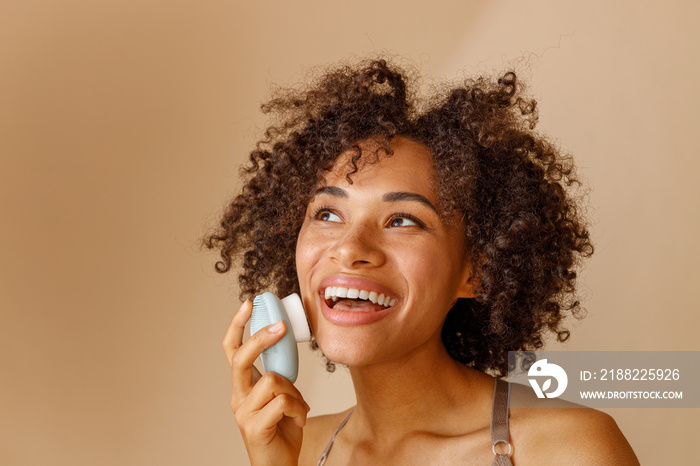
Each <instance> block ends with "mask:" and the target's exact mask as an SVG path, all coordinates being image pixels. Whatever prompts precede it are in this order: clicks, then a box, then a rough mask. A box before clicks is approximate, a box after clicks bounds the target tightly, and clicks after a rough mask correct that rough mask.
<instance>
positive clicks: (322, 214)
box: [314, 208, 341, 222]
mask: <svg viewBox="0 0 700 466" xmlns="http://www.w3.org/2000/svg"><path fill="white" fill-rule="evenodd" d="M314 218H315V219H316V220H320V221H322V222H340V221H341V220H340V217H339V216H338V215H337V214H334V213H333V212H332V211H330V210H328V209H325V208H322V209H319V210H317V211H316V213H315V214H314Z"/></svg>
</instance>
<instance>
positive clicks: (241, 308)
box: [238, 301, 248, 311]
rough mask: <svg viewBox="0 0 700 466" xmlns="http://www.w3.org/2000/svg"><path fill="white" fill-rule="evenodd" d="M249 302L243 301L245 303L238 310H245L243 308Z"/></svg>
mask: <svg viewBox="0 0 700 466" xmlns="http://www.w3.org/2000/svg"><path fill="white" fill-rule="evenodd" d="M247 302H248V301H243V303H242V304H241V307H239V308H238V310H239V311H241V310H243V308H244V307H245V303H247Z"/></svg>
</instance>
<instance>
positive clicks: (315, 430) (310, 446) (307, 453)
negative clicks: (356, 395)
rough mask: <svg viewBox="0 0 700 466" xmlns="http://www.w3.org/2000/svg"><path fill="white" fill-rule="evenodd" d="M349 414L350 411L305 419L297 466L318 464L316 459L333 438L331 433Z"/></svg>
mask: <svg viewBox="0 0 700 466" xmlns="http://www.w3.org/2000/svg"><path fill="white" fill-rule="evenodd" d="M349 413H350V409H348V410H346V411H343V412H340V413H335V414H327V415H324V416H316V417H312V418H309V419H307V421H306V426H304V437H303V441H302V444H301V453H300V455H299V465H315V464H316V463H317V462H318V458H319V457H320V456H321V453H323V450H324V449H325V448H326V445H327V444H328V442H329V441H330V439H331V437H332V436H333V432H335V430H336V429H337V428H338V426H339V425H340V423H341V422H343V419H345V418H346V417H347V415H348V414H349Z"/></svg>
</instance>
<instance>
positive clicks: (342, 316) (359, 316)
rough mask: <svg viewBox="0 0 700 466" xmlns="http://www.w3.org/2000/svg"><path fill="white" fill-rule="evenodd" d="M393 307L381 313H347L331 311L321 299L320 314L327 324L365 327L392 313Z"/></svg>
mask: <svg viewBox="0 0 700 466" xmlns="http://www.w3.org/2000/svg"><path fill="white" fill-rule="evenodd" d="M393 310H394V308H393V307H388V308H386V309H384V310H381V311H372V312H362V311H358V312H348V311H339V310H336V309H332V308H330V307H328V305H326V300H325V299H323V297H321V312H323V316H324V317H325V318H326V320H328V321H329V322H331V323H333V324H335V325H345V326H350V325H367V324H371V323H374V322H377V321H379V320H381V319H383V318H384V317H386V316H388V315H389V314H391V313H392V312H393Z"/></svg>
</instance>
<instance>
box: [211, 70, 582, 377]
mask: <svg viewBox="0 0 700 466" xmlns="http://www.w3.org/2000/svg"><path fill="white" fill-rule="evenodd" d="M407 76H408V74H407V73H406V72H405V71H403V70H402V69H401V68H399V67H397V66H393V65H389V64H387V62H386V61H385V60H383V59H379V60H371V61H363V62H361V63H359V64H357V65H354V66H353V65H345V66H341V67H338V68H335V69H331V70H330V71H327V72H326V73H325V74H324V75H323V76H321V78H320V79H318V80H317V81H316V82H314V83H312V84H311V85H309V86H308V87H306V88H303V89H297V90H293V89H287V90H279V91H277V94H276V95H275V96H273V98H272V100H271V101H269V102H268V103H266V104H264V105H263V106H262V110H263V112H265V113H270V114H272V115H274V116H276V119H274V123H273V124H272V125H271V126H270V127H269V128H268V129H267V130H266V131H265V134H264V137H263V138H262V140H260V141H259V142H258V143H257V145H256V148H255V150H254V151H252V152H251V154H250V161H249V163H248V164H247V165H246V166H245V167H243V168H242V169H241V175H242V176H243V177H244V179H245V185H244V186H243V188H242V192H241V193H240V194H238V195H237V196H236V197H235V198H234V199H233V201H232V202H231V203H230V204H229V205H228V207H227V209H226V211H225V213H224V215H223V218H222V219H221V222H220V225H219V226H218V228H217V229H216V230H215V231H213V232H212V233H211V234H210V235H209V236H207V237H206V238H205V240H204V243H205V246H206V247H208V248H210V249H214V248H215V249H219V250H220V253H221V260H220V261H218V262H217V263H216V266H215V267H216V270H217V271H218V272H221V273H223V272H227V271H228V270H230V269H231V267H232V266H233V265H234V263H240V265H241V267H242V270H241V272H240V274H239V277H238V280H239V284H240V290H241V298H244V297H250V296H252V295H255V294H258V293H260V292H262V291H263V290H265V289H269V288H271V287H274V289H275V290H276V292H277V293H278V294H282V295H286V294H289V293H292V292H298V291H299V284H298V280H297V275H296V265H295V246H296V240H297V235H298V233H299V230H300V228H301V225H302V222H303V219H304V213H305V211H306V207H307V205H308V203H309V202H310V201H311V199H312V198H313V195H314V192H315V190H316V188H317V186H318V184H319V182H321V180H322V179H323V177H324V175H325V174H326V173H328V171H329V170H331V168H332V167H333V165H334V162H335V160H336V159H337V157H338V156H339V155H340V154H341V153H343V152H346V151H352V153H353V156H352V164H351V167H352V169H351V170H350V172H349V173H347V176H346V178H347V179H348V182H350V183H352V175H353V174H354V173H355V172H357V170H358V165H357V162H358V161H359V160H360V158H362V157H367V151H365V152H364V153H363V150H362V149H361V143H362V142H363V141H366V140H368V139H372V140H374V141H376V142H377V144H378V145H377V146H376V147H378V148H377V149H376V150H375V151H374V152H373V156H372V157H370V159H371V160H369V163H372V162H373V161H376V160H378V159H379V157H380V156H385V155H384V154H388V155H391V153H392V151H391V147H390V141H391V139H392V138H394V137H397V136H401V137H406V138H408V139H411V140H414V141H417V142H420V143H422V144H424V145H425V146H427V147H428V148H429V149H430V151H431V152H432V155H433V161H434V165H435V171H436V186H435V190H436V194H437V197H438V201H439V210H440V212H441V216H442V217H443V219H445V221H447V222H449V221H451V220H450V219H453V220H452V221H454V219H457V220H460V221H461V223H463V224H464V225H465V227H464V234H465V238H464V244H465V249H466V251H467V255H468V257H467V258H465V259H469V260H471V261H472V263H473V266H474V270H475V273H476V276H477V277H478V278H479V288H478V291H479V292H478V296H477V297H476V298H472V299H459V300H458V301H457V303H456V304H455V305H454V306H453V307H452V309H450V311H449V313H448V315H447V318H446V320H445V323H444V325H443V329H442V341H443V343H444V345H445V347H446V349H447V351H448V352H449V354H450V355H451V356H452V358H453V359H455V360H457V361H460V362H462V363H464V364H466V365H469V366H471V367H473V368H475V369H478V370H481V371H485V372H490V373H492V374H494V375H497V376H500V375H504V374H505V373H506V371H507V366H508V351H520V350H533V349H538V348H541V347H542V346H543V338H544V337H545V335H546V334H547V333H548V332H550V331H551V332H554V333H555V334H556V335H557V338H558V340H559V341H565V340H566V339H567V338H568V337H569V332H568V330H566V329H565V328H563V327H562V319H563V318H564V316H565V315H567V314H572V315H574V316H576V317H579V316H580V315H581V313H582V312H581V311H582V308H581V306H580V304H579V301H578V300H577V299H576V293H575V282H576V269H577V267H578V266H579V265H580V262H581V259H582V258H585V257H588V256H590V255H591V254H592V253H593V246H592V244H591V241H590V238H589V233H588V231H587V227H586V222H585V219H584V218H583V216H582V212H581V208H580V202H579V201H580V199H579V198H578V197H576V196H575V195H574V194H575V192H574V188H575V187H576V186H578V185H580V183H579V182H578V180H577V178H576V174H575V170H574V165H573V161H572V159H571V157H569V156H566V155H562V154H560V153H559V151H558V149H557V148H556V147H555V146H554V145H553V144H551V143H550V142H548V141H547V140H546V138H544V137H543V136H541V135H538V134H537V133H536V132H535V131H534V128H535V124H536V122H537V109H536V102H535V101H534V100H531V99H527V98H524V97H522V96H521V94H522V89H521V87H522V86H521V84H520V83H519V81H518V80H517V78H516V75H515V73H514V72H508V73H505V74H504V75H503V76H502V77H500V78H499V79H498V80H496V81H491V80H488V79H486V78H479V79H475V80H469V81H466V82H464V83H460V84H459V85H457V86H454V85H452V86H449V87H445V88H443V89H440V90H438V91H436V92H435V95H434V96H432V97H431V98H429V99H418V98H416V97H413V96H412V94H411V93H410V92H409V88H408V87H407V81H408V78H407ZM363 154H364V155H363ZM332 368H333V366H332V363H330V362H329V370H332Z"/></svg>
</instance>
